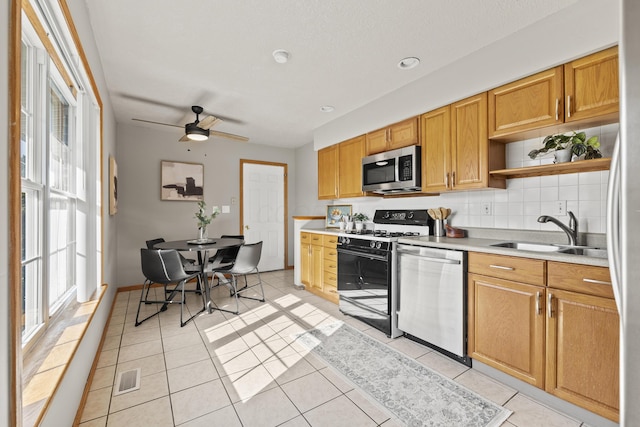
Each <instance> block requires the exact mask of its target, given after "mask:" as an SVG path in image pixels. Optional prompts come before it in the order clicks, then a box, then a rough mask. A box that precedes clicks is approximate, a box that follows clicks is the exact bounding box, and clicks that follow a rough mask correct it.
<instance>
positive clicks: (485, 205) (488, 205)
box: [480, 202, 491, 215]
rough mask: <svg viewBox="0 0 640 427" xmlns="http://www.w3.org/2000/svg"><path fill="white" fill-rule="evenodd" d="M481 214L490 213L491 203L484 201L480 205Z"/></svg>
mask: <svg viewBox="0 0 640 427" xmlns="http://www.w3.org/2000/svg"><path fill="white" fill-rule="evenodd" d="M480 209H481V211H482V215H491V203H489V202H485V203H482V205H480Z"/></svg>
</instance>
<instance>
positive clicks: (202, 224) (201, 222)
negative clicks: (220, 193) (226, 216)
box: [195, 200, 220, 241]
mask: <svg viewBox="0 0 640 427" xmlns="http://www.w3.org/2000/svg"><path fill="white" fill-rule="evenodd" d="M206 211H207V204H206V203H205V201H204V200H201V201H199V202H198V210H197V211H196V214H195V218H196V219H197V220H198V240H199V241H206V240H207V237H208V236H207V226H208V225H209V224H211V221H213V219H214V218H215V217H217V216H218V214H219V213H220V211H219V210H218V207H217V206H214V207H213V209H212V210H211V215H207V213H206Z"/></svg>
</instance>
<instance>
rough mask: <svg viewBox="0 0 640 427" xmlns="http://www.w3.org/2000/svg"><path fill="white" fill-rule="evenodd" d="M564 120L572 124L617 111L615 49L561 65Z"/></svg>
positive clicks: (617, 85)
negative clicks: (563, 79)
mask: <svg viewBox="0 0 640 427" xmlns="http://www.w3.org/2000/svg"><path fill="white" fill-rule="evenodd" d="M564 75H565V77H564V78H565V85H564V92H565V99H566V106H565V112H566V114H565V120H566V121H567V122H573V121H578V120H583V119H588V118H592V117H600V116H607V115H612V116H614V117H617V113H618V111H619V101H620V95H619V82H618V47H617V46H616V47H612V48H610V49H607V50H604V51H602V52H598V53H594V54H593V55H589V56H586V57H584V58H580V59H576V60H575V61H572V62H569V63H568V64H565V66H564Z"/></svg>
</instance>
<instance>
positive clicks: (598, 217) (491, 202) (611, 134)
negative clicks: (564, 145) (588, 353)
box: [345, 123, 618, 233]
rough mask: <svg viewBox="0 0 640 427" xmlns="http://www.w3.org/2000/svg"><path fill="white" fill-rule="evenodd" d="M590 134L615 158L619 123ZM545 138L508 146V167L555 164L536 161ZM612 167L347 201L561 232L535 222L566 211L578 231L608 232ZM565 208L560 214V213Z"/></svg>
mask: <svg viewBox="0 0 640 427" xmlns="http://www.w3.org/2000/svg"><path fill="white" fill-rule="evenodd" d="M583 131H584V132H585V133H586V134H587V137H591V136H593V135H597V136H598V137H599V138H600V143H601V148H600V150H601V151H602V153H603V156H604V157H611V153H612V152H613V146H614V143H615V139H616V135H617V134H618V124H617V123H615V124H611V125H604V126H598V127H593V128H589V129H583ZM543 139H544V137H539V138H532V139H527V140H523V141H518V142H512V143H509V144H507V146H506V161H507V168H518V167H522V166H534V165H540V164H548V163H553V155H552V154H547V155H545V156H544V157H540V158H538V159H535V160H531V159H530V158H529V157H528V155H527V154H528V153H529V151H531V150H532V149H534V148H539V147H541V146H542V140H543ZM608 178H609V171H599V172H584V173H574V174H566V175H550V176H542V177H532V178H518V179H509V180H507V188H506V189H505V190H502V189H499V190H497V189H495V190H494V189H491V190H479V191H461V192H454V193H445V194H441V195H439V196H433V197H407V198H395V199H387V200H383V199H378V198H373V197H367V198H358V199H345V203H351V204H352V205H353V209H354V212H356V211H363V212H365V213H370V214H373V212H374V211H375V210H376V209H427V208H432V207H438V206H444V207H448V208H451V210H452V211H453V214H452V216H451V218H450V224H452V225H455V226H458V227H465V226H466V227H485V228H510V229H522V230H547V231H559V228H558V227H557V226H556V225H554V224H552V223H546V224H541V223H539V222H538V221H537V218H538V217H539V216H540V215H551V216H555V217H557V218H558V219H560V220H561V221H563V222H564V223H568V221H569V217H568V215H567V213H566V212H567V211H572V212H573V213H574V214H575V215H576V217H577V218H578V224H579V231H580V232H589V233H604V232H605V229H606V223H605V221H606V207H605V204H606V197H607V180H608ZM560 212H562V213H560Z"/></svg>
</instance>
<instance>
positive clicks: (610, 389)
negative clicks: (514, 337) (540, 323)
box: [545, 288, 620, 421]
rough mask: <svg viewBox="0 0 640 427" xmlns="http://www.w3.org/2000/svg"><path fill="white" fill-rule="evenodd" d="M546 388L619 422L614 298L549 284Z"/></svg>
mask: <svg viewBox="0 0 640 427" xmlns="http://www.w3.org/2000/svg"><path fill="white" fill-rule="evenodd" d="M547 292H548V300H547V301H551V305H550V307H551V313H550V315H549V316H548V318H547V339H546V341H547V366H546V368H547V375H546V379H547V381H546V387H545V389H546V391H548V392H549V393H551V394H553V395H555V396H557V397H560V398H562V399H564V400H567V401H569V402H571V403H575V404H576V405H579V406H582V407H583V408H586V409H589V410H590V411H592V412H595V413H596V414H599V415H602V416H603V417H606V418H609V419H611V420H614V421H618V416H619V409H620V408H619V402H620V393H619V382H620V373H619V360H620V352H619V346H620V341H619V324H620V323H619V322H620V319H619V317H618V311H617V309H616V304H615V301H614V300H611V299H609V298H602V297H596V296H593V295H584V294H579V293H575V292H568V291H563V290H559V289H553V288H549V289H548V290H547Z"/></svg>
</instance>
